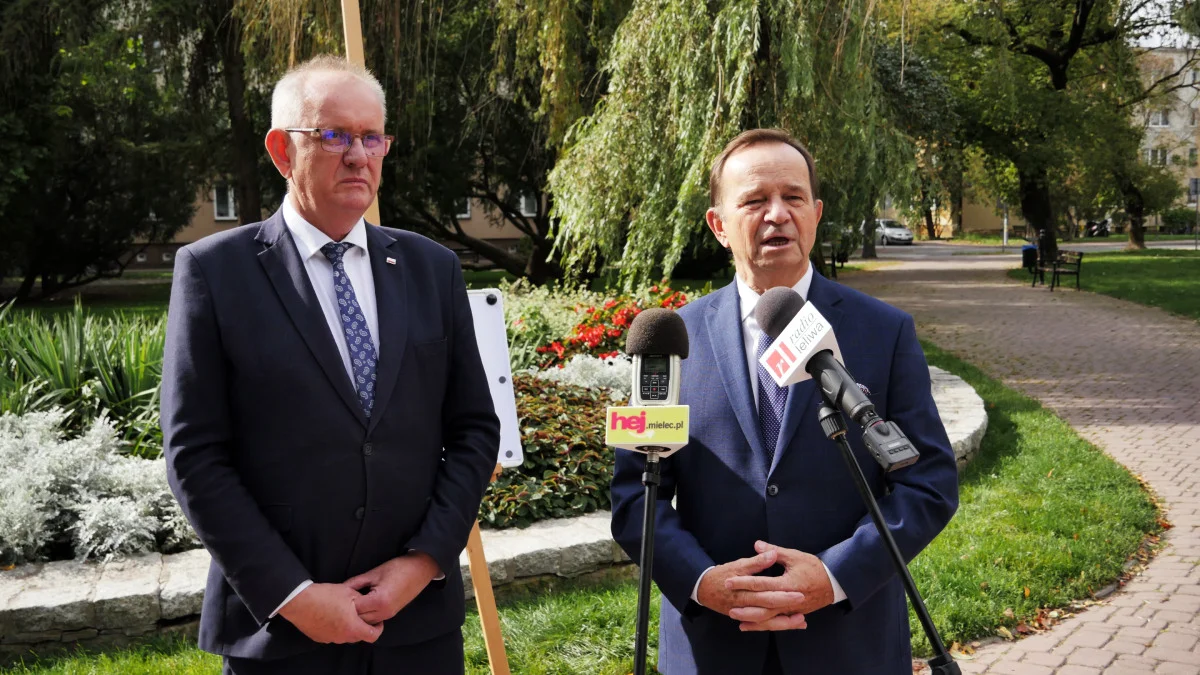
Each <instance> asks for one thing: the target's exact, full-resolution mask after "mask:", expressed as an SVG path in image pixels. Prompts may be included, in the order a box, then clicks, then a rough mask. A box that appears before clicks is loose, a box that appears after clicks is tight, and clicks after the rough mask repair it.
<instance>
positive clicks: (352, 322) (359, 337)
mask: <svg viewBox="0 0 1200 675" xmlns="http://www.w3.org/2000/svg"><path fill="white" fill-rule="evenodd" d="M353 245H354V244H350V243H347V242H333V241H331V242H329V243H328V244H325V245H324V246H322V247H321V253H324V254H325V257H326V258H328V259H329V262H330V263H331V264H332V265H333V290H334V292H336V293H337V302H338V316H340V317H341V318H342V333H343V334H344V335H345V336H346V347H347V348H348V349H349V350H350V370H351V371H352V372H353V373H354V375H353V379H354V388H355V389H357V390H358V402H359V404H360V405H362V409H363V412H364V413H366V415H367V419H370V418H371V407H372V406H374V405H375V362H376V360H377V359H376V356H375V343H374V341H372V340H371V329H370V327H368V326H367V319H366V317H365V316H363V311H362V307H360V306H359V304H358V297H357V296H355V295H354V286H352V285H351V284H350V277H348V276H346V262H345V260H344V258H345V256H346V251H347V250H348V249H349V248H350V247H351V246H353Z"/></svg>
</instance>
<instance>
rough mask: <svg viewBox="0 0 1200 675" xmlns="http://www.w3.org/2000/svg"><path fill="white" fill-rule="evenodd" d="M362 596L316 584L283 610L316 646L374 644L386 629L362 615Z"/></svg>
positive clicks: (282, 614)
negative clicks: (359, 607)
mask: <svg viewBox="0 0 1200 675" xmlns="http://www.w3.org/2000/svg"><path fill="white" fill-rule="evenodd" d="M358 597H359V595H358V593H355V592H354V590H353V589H350V588H347V587H346V586H344V585H342V584H312V585H311V586H309V587H308V588H306V589H304V590H303V591H300V593H299V595H297V596H296V597H294V598H292V600H291V602H288V604H286V605H284V606H283V607H282V608H281V609H280V610H279V616H282V617H283V618H285V619H287V620H288V621H290V622H291V624H292V625H293V626H295V627H296V628H299V629H300V632H301V633H304V634H305V635H307V636H308V638H309V639H310V640H312V641H313V642H320V643H322V644H330V643H332V644H347V643H350V642H374V641H376V640H378V639H379V635H380V634H381V633H383V626H372V625H371V624H369V623H367V622H366V621H364V620H363V619H362V617H360V616H359V615H358V610H357V608H356V607H355V604H354V602H355V599H356V598H358Z"/></svg>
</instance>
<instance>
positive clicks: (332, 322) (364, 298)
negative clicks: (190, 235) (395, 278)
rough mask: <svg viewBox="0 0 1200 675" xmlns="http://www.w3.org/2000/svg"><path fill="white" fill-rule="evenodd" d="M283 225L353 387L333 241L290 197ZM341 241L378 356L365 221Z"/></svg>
mask: <svg viewBox="0 0 1200 675" xmlns="http://www.w3.org/2000/svg"><path fill="white" fill-rule="evenodd" d="M283 222H284V224H285V225H287V229H288V232H290V233H291V234H292V241H294V242H295V243H296V251H297V252H299V253H300V260H302V261H304V271H305V272H306V273H307V274H308V281H309V283H311V284H312V287H313V291H315V292H316V294H317V301H318V302H320V303H321V311H322V312H324V314H325V323H326V324H328V325H329V332H330V333H332V334H333V341H334V343H335V344H336V345H337V348H338V353H339V354H341V356H342V364H343V365H344V366H345V367H346V377H348V378H350V383H351V385H353V383H354V371H353V370H352V366H351V365H350V348H349V347H348V346H346V333H345V331H344V330H343V329H342V319H341V316H340V314H339V312H338V302H337V293H336V292H335V291H334V290H333V263H331V262H329V258H326V257H325V254H324V253H322V252H321V247H322V246H324V245H325V244H328V243H330V242H332V241H333V239H330V238H329V235H327V234H325V233H324V232H322V231H320V230H318V229H317V228H316V226H315V225H313V224H312V223H310V222H308V221H307V220H305V219H304V216H301V215H300V212H299V211H297V210H296V207H295V205H294V204H292V196H291V195H288V196H287V197H286V198H285V199H284V200H283ZM342 241H344V242H347V243H350V244H353V246H351V247H350V248H348V249H346V253H345V255H344V256H342V261H343V264H344V266H345V268H346V276H347V277H349V278H350V285H351V286H354V297H355V299H357V300H358V306H359V307H360V308H362V312H363V317H365V318H366V320H367V328H369V329H370V331H371V342H373V343H374V344H375V353H376V354H378V353H379V312H378V311H377V308H376V305H375V277H374V276H373V275H372V273H371V254H370V252H369V251H368V249H367V224H366V221H364V220H363V219H362V218H359V219H358V222H357V223H355V224H354V227H353V228H352V229H351V230H350V233H349V234H347V235H346V237H345V238H344V239H342ZM312 583H313V582H312V579H307V580H305V581H304V582H302V583H301V584H300V585H299V586H297V587H296V590H294V591H292V592H291V594H289V595H288V596H287V597H286V598H284V600H283V602H281V603H279V606H278V607H276V608H275V611H274V612H272V613H271V617H274V616H275V615H276V614H278V613H279V610H281V609H283V607H284V605H286V604H288V603H289V602H291V601H292V599H293V598H295V597H296V596H297V595H300V591H303V590H304V589H306V588H308V587H309V586H311V585H312Z"/></svg>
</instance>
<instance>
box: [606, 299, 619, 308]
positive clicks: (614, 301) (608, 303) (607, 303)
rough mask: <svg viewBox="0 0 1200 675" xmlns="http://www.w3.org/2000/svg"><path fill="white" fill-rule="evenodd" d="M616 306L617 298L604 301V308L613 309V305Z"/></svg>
mask: <svg viewBox="0 0 1200 675" xmlns="http://www.w3.org/2000/svg"><path fill="white" fill-rule="evenodd" d="M616 306H617V301H616V300H609V301H608V302H606V303H604V309H612V308H613V307H616Z"/></svg>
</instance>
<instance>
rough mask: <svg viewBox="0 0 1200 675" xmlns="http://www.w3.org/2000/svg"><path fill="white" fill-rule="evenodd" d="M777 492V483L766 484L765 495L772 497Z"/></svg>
mask: <svg viewBox="0 0 1200 675" xmlns="http://www.w3.org/2000/svg"><path fill="white" fill-rule="evenodd" d="M777 494H779V486H778V485H776V484H774V483H771V484H770V485H768V486H767V495H768V496H770V497H774V496H775V495H777Z"/></svg>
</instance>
